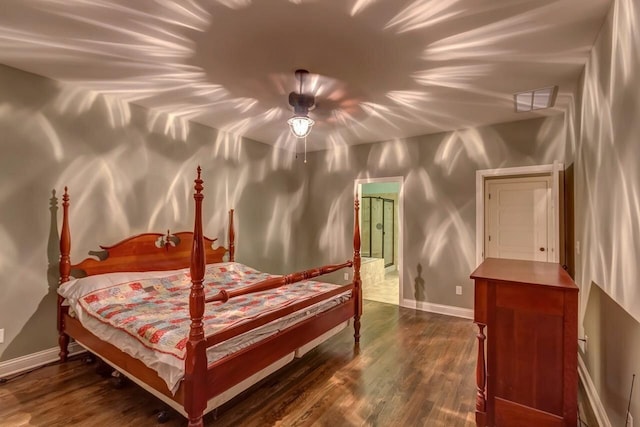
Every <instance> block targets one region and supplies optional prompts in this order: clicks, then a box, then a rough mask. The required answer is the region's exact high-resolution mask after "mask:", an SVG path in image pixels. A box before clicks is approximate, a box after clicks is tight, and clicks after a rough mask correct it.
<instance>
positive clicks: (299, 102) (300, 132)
mask: <svg viewBox="0 0 640 427" xmlns="http://www.w3.org/2000/svg"><path fill="white" fill-rule="evenodd" d="M295 74H296V78H297V79H298V80H299V81H300V91H299V92H298V93H296V92H291V93H290V94H289V105H291V106H292V107H293V112H294V116H293V117H291V118H290V119H289V120H287V123H288V124H289V127H290V128H291V133H293V136H295V137H296V138H305V137H306V136H307V135H309V132H311V127H312V126H313V124H314V123H315V122H314V121H313V120H312V119H311V118H309V109H310V108H312V107H313V106H314V105H315V97H314V96H313V95H305V94H304V93H303V92H302V83H303V81H304V78H305V76H307V75H308V74H309V72H308V71H307V70H296V73H295Z"/></svg>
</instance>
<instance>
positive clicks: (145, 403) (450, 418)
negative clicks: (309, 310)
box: [0, 301, 476, 427]
mask: <svg viewBox="0 0 640 427" xmlns="http://www.w3.org/2000/svg"><path fill="white" fill-rule="evenodd" d="M475 334H476V332H475V329H474V326H473V324H472V322H471V321H470V320H465V319H458V318H454V317H447V316H441V315H437V314H431V313H425V312H421V311H415V310H410V309H406V308H401V307H398V306H395V305H390V304H383V303H377V302H373V301H365V305H364V315H363V318H362V338H361V344H360V350H359V351H354V348H353V337H352V335H353V328H351V327H350V328H348V329H347V330H344V331H342V332H341V333H340V334H338V335H337V336H335V337H333V338H332V339H331V340H329V341H328V342H326V343H324V344H322V345H320V346H319V347H318V348H316V349H314V350H312V351H311V352H309V353H308V354H307V355H305V357H303V358H301V359H298V360H295V361H294V362H292V363H291V364H289V365H288V366H286V367H285V368H283V369H282V370H280V371H279V372H277V373H275V374H274V375H272V376H270V377H268V378H266V379H265V380H263V381H262V382H261V383H259V384H257V385H255V386H254V387H252V388H251V389H250V390H248V391H246V392H244V393H242V394H241V395H239V396H237V397H236V398H234V399H233V400H232V401H230V402H228V403H227V404H225V405H223V406H222V407H221V408H219V409H218V411H217V418H214V414H213V413H210V414H208V415H207V416H206V417H205V425H211V426H234V427H235V426H276V425H277V426H287V427H289V426H328V427H342V426H434V427H437V426H446V427H452V426H473V425H475V423H474V408H475V385H474V384H475V358H476V341H475ZM94 366H95V365H94V364H86V363H84V362H83V361H82V359H81V358H76V359H74V360H72V361H69V362H67V363H66V364H63V365H60V364H56V365H53V366H47V367H44V368H42V369H39V370H37V371H34V372H31V373H29V374H27V375H24V376H22V377H19V378H16V379H14V380H11V381H9V382H8V383H6V384H3V385H0V425H2V426H69V425H76V426H154V425H163V426H184V425H186V421H185V419H184V418H183V417H182V416H180V415H179V414H178V413H176V412H174V411H171V412H170V414H171V418H170V420H169V421H168V422H167V423H165V424H158V423H157V420H156V417H155V416H154V412H155V411H157V410H158V409H165V408H166V407H165V406H164V405H163V404H162V403H161V402H160V401H159V400H157V399H156V398H154V397H153V396H151V395H150V394H149V393H147V392H145V391H144V390H142V389H140V388H139V387H137V386H136V385H135V384H133V383H129V384H128V385H126V386H125V387H124V388H122V389H115V388H114V387H113V385H112V384H111V383H110V382H109V380H108V379H105V378H102V377H100V376H99V375H97V374H96V373H95V370H94Z"/></svg>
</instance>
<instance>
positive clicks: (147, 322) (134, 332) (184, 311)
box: [80, 263, 336, 359]
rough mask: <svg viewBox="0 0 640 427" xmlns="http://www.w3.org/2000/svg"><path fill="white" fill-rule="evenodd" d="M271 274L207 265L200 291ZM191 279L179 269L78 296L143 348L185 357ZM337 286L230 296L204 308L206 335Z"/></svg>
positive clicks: (293, 286)
mask: <svg viewBox="0 0 640 427" xmlns="http://www.w3.org/2000/svg"><path fill="white" fill-rule="evenodd" d="M269 277H274V276H272V275H270V274H267V273H262V272H259V271H257V270H254V269H252V268H249V267H247V266H246V265H243V264H239V263H219V264H210V265H208V266H207V269H206V271H205V276H204V287H205V295H207V296H210V295H214V294H216V293H217V292H218V291H219V290H221V289H226V290H229V289H233V288H241V287H245V286H248V285H251V284H253V283H256V282H259V281H262V280H264V279H267V278H269ZM190 287H191V277H190V274H189V271H188V270H185V272H184V273H180V274H176V275H173V276H169V277H165V278H161V279H145V280H139V281H132V282H127V283H122V284H119V285H114V286H110V287H107V288H104V289H100V290H97V291H94V292H91V293H89V294H87V295H85V296H84V297H83V298H81V299H80V305H81V306H82V308H83V309H84V310H85V311H86V312H87V313H88V314H89V315H91V316H93V317H94V318H96V319H98V320H99V321H101V322H103V323H107V324H109V325H111V326H113V327H115V328H118V329H120V330H123V331H125V332H127V333H128V334H129V335H131V336H133V337H134V338H136V339H138V340H139V341H140V342H141V343H142V344H143V345H144V346H146V347H148V348H151V349H153V350H157V351H160V352H163V353H167V354H171V355H173V356H175V357H177V358H179V359H184V357H185V355H186V344H187V341H188V336H189V325H190V322H191V320H190V318H189V292H190ZM335 287H336V285H332V284H329V283H322V282H316V281H311V280H309V281H304V282H298V283H294V284H291V285H287V286H285V287H281V288H277V289H273V290H269V291H263V292H258V293H254V294H250V295H245V296H240V297H236V298H232V299H230V300H229V301H228V302H226V303H209V304H206V306H205V314H204V328H205V334H206V335H210V334H214V333H217V332H221V331H223V330H225V329H227V328H229V327H231V326H234V325H236V324H238V323H241V322H243V321H247V320H250V319H253V318H256V317H259V316H261V315H264V314H267V313H269V312H271V311H274V310H277V309H279V308H282V307H285V306H287V305H289V304H292V303H295V302H298V301H302V300H304V299H307V298H311V297H313V296H314V295H317V294H320V293H323V292H326V291H329V290H331V289H334V288H335Z"/></svg>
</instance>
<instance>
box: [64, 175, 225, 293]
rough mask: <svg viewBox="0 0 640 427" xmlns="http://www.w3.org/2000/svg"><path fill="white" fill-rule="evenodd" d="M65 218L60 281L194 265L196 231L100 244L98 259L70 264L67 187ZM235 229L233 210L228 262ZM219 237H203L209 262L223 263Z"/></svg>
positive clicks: (150, 235) (131, 238)
mask: <svg viewBox="0 0 640 427" xmlns="http://www.w3.org/2000/svg"><path fill="white" fill-rule="evenodd" d="M62 207H63V217H62V232H61V237H60V253H61V256H60V282H61V283H63V282H66V281H67V280H69V275H70V273H71V271H72V270H73V271H74V273H76V272H78V271H80V272H82V273H84V274H86V275H87V276H92V275H94V274H103V273H115V272H123V271H158V270H176V269H180V268H187V267H189V266H190V265H191V249H192V246H193V232H191V231H185V232H179V233H175V234H171V233H169V231H167V234H161V233H144V234H139V235H136V236H132V237H129V238H126V239H124V240H122V241H120V242H118V243H116V244H115V245H111V246H100V248H101V249H102V251H96V252H91V254H92V255H94V256H96V258H86V259H85V260H83V261H82V262H80V263H78V264H71V261H70V258H69V253H70V252H71V237H70V232H69V194H68V192H67V188H66V187H65V189H64V196H63V197H62ZM234 239H235V232H234V229H233V209H232V210H230V211H229V250H228V252H229V261H235V259H234V258H235V254H234V252H235V242H234ZM216 240H217V239H209V238H207V237H204V251H205V253H204V255H205V260H206V263H207V264H212V263H216V262H222V260H223V257H224V255H225V254H226V253H227V249H226V248H224V247H222V246H219V247H217V248H214V247H213V243H214V242H215V241H216Z"/></svg>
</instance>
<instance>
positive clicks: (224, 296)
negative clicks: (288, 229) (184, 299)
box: [205, 260, 353, 303]
mask: <svg viewBox="0 0 640 427" xmlns="http://www.w3.org/2000/svg"><path fill="white" fill-rule="evenodd" d="M351 266H353V262H352V261H351V260H348V261H346V262H344V263H342V264H335V265H325V266H323V267H318V268H314V269H311V270H305V271H300V272H297V273H291V274H287V275H286V276H278V277H270V278H268V279H265V280H263V281H261V282H258V283H254V284H253V285H250V286H245V287H244V288H240V289H234V290H231V291H226V290H224V289H223V290H221V291H219V292H218V293H217V294H215V295H213V296H211V297H209V298H206V299H205V302H206V303H209V302H216V301H221V302H227V301H228V300H229V298H234V297H238V296H241V295H247V294H252V293H255V292H261V291H267V290H269V289H275V288H279V287H280V286H285V285H290V284H292V283H296V282H300V281H302V280H308V279H312V278H314V277H318V276H322V275H323V274H329V273H333V272H334V271H338V270H340V269H343V268H345V267H351Z"/></svg>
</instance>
